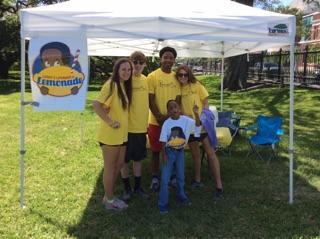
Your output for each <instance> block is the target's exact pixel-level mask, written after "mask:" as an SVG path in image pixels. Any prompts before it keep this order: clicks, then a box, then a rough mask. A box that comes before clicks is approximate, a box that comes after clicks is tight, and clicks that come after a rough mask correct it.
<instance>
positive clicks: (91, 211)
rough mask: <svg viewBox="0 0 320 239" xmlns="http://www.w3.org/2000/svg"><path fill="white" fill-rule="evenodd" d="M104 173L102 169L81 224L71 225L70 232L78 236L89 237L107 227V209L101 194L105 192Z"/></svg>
mask: <svg viewBox="0 0 320 239" xmlns="http://www.w3.org/2000/svg"><path fill="white" fill-rule="evenodd" d="M102 175H103V170H102V171H101V173H100V175H99V177H98V180H97V182H96V185H95V188H94V190H93V192H92V194H91V197H90V199H89V201H88V203H87V206H86V209H85V211H84V213H83V215H82V218H81V220H80V222H79V224H77V225H75V226H72V227H69V229H68V234H69V235H71V236H74V237H77V238H88V237H92V235H99V234H97V233H99V232H102V231H103V228H105V226H106V225H105V221H104V220H103V218H105V217H104V216H105V215H104V214H105V211H104V210H103V206H102V204H101V195H103V194H104V190H103V186H102Z"/></svg>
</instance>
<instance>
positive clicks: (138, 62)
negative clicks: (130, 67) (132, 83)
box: [133, 60, 144, 65]
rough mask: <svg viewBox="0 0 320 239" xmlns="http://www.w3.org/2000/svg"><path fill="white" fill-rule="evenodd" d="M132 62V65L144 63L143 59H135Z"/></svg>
mask: <svg viewBox="0 0 320 239" xmlns="http://www.w3.org/2000/svg"><path fill="white" fill-rule="evenodd" d="M133 64H134V65H138V64H139V65H143V64H144V61H139V60H136V61H133Z"/></svg>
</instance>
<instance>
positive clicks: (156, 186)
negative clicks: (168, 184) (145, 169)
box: [150, 177, 160, 193]
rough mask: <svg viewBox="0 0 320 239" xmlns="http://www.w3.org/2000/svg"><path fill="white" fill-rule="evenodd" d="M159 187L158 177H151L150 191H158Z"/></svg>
mask: <svg viewBox="0 0 320 239" xmlns="http://www.w3.org/2000/svg"><path fill="white" fill-rule="evenodd" d="M159 189H160V183H159V179H158V178H157V177H153V178H152V181H151V185H150V190H151V192H154V193H155V192H158V191H159Z"/></svg>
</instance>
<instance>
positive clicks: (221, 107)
mask: <svg viewBox="0 0 320 239" xmlns="http://www.w3.org/2000/svg"><path fill="white" fill-rule="evenodd" d="M221 44H222V52H221V55H222V59H221V89H220V91H221V93H220V111H221V112H223V78H224V42H221Z"/></svg>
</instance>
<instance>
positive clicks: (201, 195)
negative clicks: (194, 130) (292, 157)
mask: <svg viewBox="0 0 320 239" xmlns="http://www.w3.org/2000/svg"><path fill="white" fill-rule="evenodd" d="M245 149H246V145H244V142H240V143H239V144H237V145H236V148H235V149H234V151H233V152H232V155H233V156H232V157H229V156H222V155H221V157H220V160H221V165H222V172H223V180H224V187H225V199H223V200H222V201H218V202H215V201H213V199H212V187H213V185H212V179H210V176H208V168H207V167H206V166H207V163H204V165H203V169H202V175H203V181H204V184H205V186H204V188H202V189H199V190H197V191H193V190H191V189H190V187H189V185H188V182H189V179H190V178H191V175H192V170H191V169H192V167H191V162H190V161H189V160H190V155H187V156H186V161H188V162H189V163H188V164H187V165H186V177H187V180H186V191H187V193H188V195H189V197H190V199H191V201H192V206H191V207H188V208H186V207H184V208H179V205H177V204H176V203H175V200H174V198H170V206H171V209H172V210H171V211H170V213H169V214H168V215H165V216H161V215H159V212H158V210H157V206H156V202H157V198H156V197H155V196H153V198H152V199H151V200H150V201H142V200H137V199H134V200H133V201H132V202H131V203H130V204H129V208H128V209H127V210H126V211H123V212H108V211H105V210H104V208H103V206H102V205H101V198H102V195H103V187H102V172H101V173H100V175H99V178H98V180H97V182H96V185H95V188H94V190H93V193H92V195H91V197H90V199H89V201H88V203H87V206H86V208H85V210H84V212H83V215H82V218H81V219H80V221H79V223H78V224H76V225H74V226H71V227H69V229H68V234H69V235H70V236H72V237H76V238H170V237H171V238H202V237H204V238H236V237H238V238H239V235H241V236H240V238H300V237H314V236H317V235H318V233H319V230H318V228H319V226H320V215H319V213H318V211H319V210H320V207H319V204H318V198H319V193H317V191H316V190H315V188H314V187H312V186H310V184H308V182H307V181H305V180H304V179H302V178H300V177H298V176H297V175H295V176H294V182H295V190H296V191H295V196H296V197H295V203H294V204H293V205H289V204H288V182H287V176H288V165H287V161H288V159H287V158H285V157H279V159H278V160H273V161H271V163H270V164H267V162H266V161H261V160H258V159H257V158H245V155H246V153H247V151H246V150H245ZM149 176H150V175H149ZM118 184H121V182H120V181H118ZM120 187H121V186H120ZM297 191H299V192H297ZM172 194H173V193H171V195H170V197H172Z"/></svg>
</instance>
